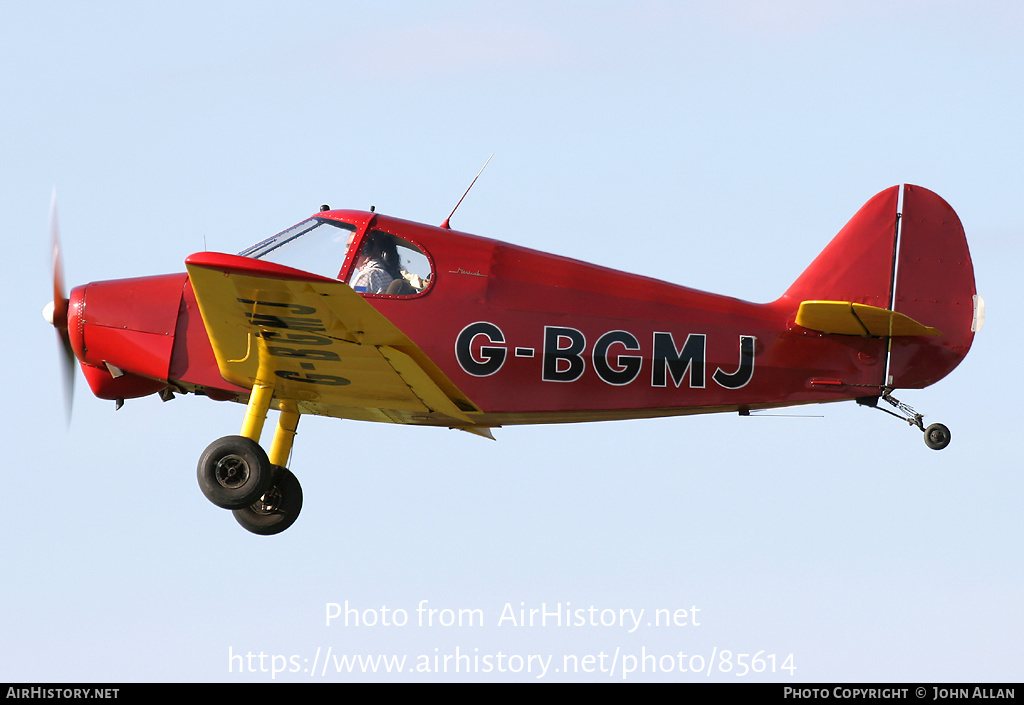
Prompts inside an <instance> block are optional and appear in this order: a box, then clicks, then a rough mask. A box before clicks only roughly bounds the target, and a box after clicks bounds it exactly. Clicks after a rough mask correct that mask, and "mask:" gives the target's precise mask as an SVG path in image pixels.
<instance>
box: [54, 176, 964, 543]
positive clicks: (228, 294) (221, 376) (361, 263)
mask: <svg viewBox="0 0 1024 705" xmlns="http://www.w3.org/2000/svg"><path fill="white" fill-rule="evenodd" d="M54 222H55V221H54ZM57 243H58V239H57V237H56V226H55V225H54V301H53V302H52V303H51V304H50V305H48V306H47V309H46V310H45V311H44V314H45V316H46V317H47V320H49V321H50V322H51V323H52V324H53V325H54V326H55V327H56V328H57V331H58V333H59V336H60V338H61V340H62V341H63V343H64V345H65V347H66V349H67V350H68V361H69V362H72V363H73V361H74V357H77V359H78V361H79V362H80V364H81V368H82V371H83V372H84V373H85V377H86V379H87V380H88V382H89V386H90V387H91V388H92V391H93V393H94V394H95V395H96V396H97V397H100V398H102V399H112V400H116V401H117V404H118V406H120V405H121V403H123V400H124V399H128V398H134V397H141V396H145V395H148V394H159V395H160V396H161V397H162V398H164V399H168V398H171V397H172V396H173V395H174V394H176V393H177V394H187V393H193V394H197V395H202V396H207V397H210V398H211V399H216V400H229V401H236V402H239V403H241V404H245V405H246V412H245V418H244V420H243V423H242V429H241V432H240V434H239V435H237V436H227V437H225V438H221V439H219V440H217V441H214V442H213V443H212V444H210V446H209V447H208V448H207V449H206V450H205V451H204V452H203V454H202V457H201V458H200V460H199V467H198V476H199V484H200V486H201V488H202V490H203V492H204V494H205V495H206V496H207V498H208V499H210V501H212V502H213V503H214V504H216V505H217V506H219V507H223V508H227V509H230V510H233V512H234V515H235V517H236V518H237V519H238V521H239V523H241V524H242V526H244V527H245V528H246V529H248V530H250V531H253V532H255V533H258V534H274V533H278V532H280V531H283V530H284V529H286V528H287V527H288V526H290V525H291V524H292V522H294V520H295V518H296V516H297V515H298V512H299V509H300V507H301V504H302V490H301V488H300V486H299V483H298V481H297V480H296V479H295V476H294V475H293V474H292V473H291V472H290V471H289V470H288V469H287V468H286V466H287V464H288V459H289V455H290V453H291V447H292V441H293V438H294V435H295V431H296V427H297V424H298V422H299V417H300V416H301V415H302V414H320V415H323V416H334V417H339V418H347V419H359V420H364V421H384V422H389V423H402V424H421V425H428V426H440V427H446V428H457V429H461V430H464V431H469V432H472V433H476V434H479V435H482V436H487V437H491V429H493V428H496V427H499V426H503V425H512V424H536V423H564V422H578V421H603V420H609V419H638V418H651V417H661V416H676V415H686V414H702V413H712V412H725V411H728V412H738V413H740V414H744V415H745V414H748V413H750V412H751V411H753V410H759V409H769V408H774V407H786V406H794V405H798V404H811V403H820V402H832V401H842V400H856V401H857V402H859V403H861V404H867V405H870V406H875V405H876V404H877V402H878V401H879V400H880V399H881V400H883V401H884V402H886V403H888V404H889V405H891V406H892V407H893V410H890V411H889V413H891V414H893V415H895V416H898V417H900V418H902V419H904V420H905V421H907V422H908V423H910V424H912V425H915V426H917V427H918V428H920V429H921V430H922V431H923V432H924V437H925V441H926V443H927V444H928V445H929V446H930V447H931V448H936V449H941V448H944V447H945V446H946V444H947V443H948V442H949V438H950V435H949V431H948V430H947V429H946V427H945V426H942V425H941V424H933V425H931V426H928V427H927V428H925V426H924V424H923V422H922V416H921V415H920V414H917V413H916V412H914V411H913V409H911V408H910V407H908V406H906V405H905V404H903V403H902V402H899V401H898V400H896V399H895V398H893V397H892V394H891V393H892V392H893V391H894V390H895V389H907V388H910V389H916V388H922V387H926V386H928V385H930V384H933V383H935V382H937V381H938V380H940V379H942V378H943V377H945V376H946V375H947V374H949V372H950V371H951V370H953V368H955V367H956V366H957V365H958V364H959V363H960V361H961V360H962V359H963V358H964V356H965V355H966V354H967V352H968V350H969V349H970V347H971V343H972V341H973V339H974V333H975V332H976V331H977V330H979V329H980V327H981V324H982V322H983V317H984V306H983V302H982V300H981V299H980V297H978V296H977V294H976V291H975V283H974V269H973V265H972V263H971V257H970V253H969V251H968V248H967V241H966V238H965V236H964V231H963V227H962V225H961V223H960V220H959V218H958V217H957V215H956V213H954V212H953V209H952V208H950V206H949V205H948V204H947V203H946V202H945V201H944V200H942V199H941V198H940V197H939V196H937V195H936V194H934V193H932V192H931V191H928V190H926V189H924V188H921V187H918V186H910V185H905V186H903V187H899V186H894V187H892V188H889V189H886V190H885V191H882V192H881V193H879V194H878V195H876V196H875V197H874V198H872V199H871V200H870V201H868V202H867V204H865V205H864V207H863V208H861V209H860V211H858V212H857V214H856V215H854V217H853V219H852V220H850V222H849V223H848V224H847V225H846V226H845V227H844V228H843V229H842V230H841V231H840V232H839V234H838V235H836V237H835V238H834V239H833V240H832V242H831V243H830V244H829V245H828V246H827V247H826V248H825V250H824V251H823V252H822V253H821V254H820V255H819V256H818V257H817V259H815V260H814V261H813V262H812V263H811V265H810V266H809V267H808V268H807V269H806V271H804V273H803V274H802V275H801V276H800V277H799V278H798V279H797V281H796V282H794V283H793V285H792V286H790V287H789V289H787V290H786V292H785V293H784V294H783V295H782V296H781V297H779V298H778V299H777V300H775V301H772V302H770V303H765V304H756V303H748V302H746V301H740V300H738V299H734V298H730V297H727V296H719V295H715V294H709V293H706V292H703V291H697V290H694V289H689V288H687V287H685V286H681V285H679V284H676V283H671V282H664V281H657V280H654V279H650V278H647V277H642V276H637V275H633V274H627V273H624V272H619V271H614V270H612V269H607V268H605V267H599V266H595V265H592V264H587V263H585V262H580V261H577V260H573V259H568V258H565V257H559V256H555V255H550V254H545V253H542V252H537V251H535V250H530V249H526V248H523V247H517V246H515V245H510V244H506V243H503V242H497V241H495V240H489V239H486V238H482V237H477V236H475V235H469V234H467V233H462V232H456V231H453V230H451V229H450V228H449V227H448V221H447V220H446V221H445V223H444V224H443V225H442V226H440V227H437V226H430V225H422V224H419V223H414V222H409V221H406V220H399V219H398V218H392V217H390V216H387V215H383V214H380V213H374V212H362V211H351V210H330V209H329V208H327V207H326V206H324V207H323V208H322V209H321V211H320V212H319V213H317V214H316V215H314V216H313V217H311V218H309V219H307V220H304V221H302V222H301V223H299V224H298V225H295V226H293V227H291V228H289V229H287V230H285V231H283V232H281V233H278V234H277V235H274V236H273V237H271V238H268V239H267V240H264V241H263V242H260V243H259V244H256V245H254V246H252V247H250V248H249V249H247V250H245V251H244V252H242V253H241V254H238V255H229V254H221V253H215V252H200V253H197V254H193V255H191V256H190V257H188V258H187V259H186V260H185V266H186V269H187V273H181V274H171V275H164V276H152V277H142V278H137V279H120V280H115V281H105V282H96V283H92V284H87V285H85V286H79V287H76V288H75V289H73V290H72V291H71V294H70V296H65V294H64V291H63V284H62V278H63V277H62V274H61V264H60V250H59V245H58V244H57ZM72 355H73V356H74V357H72ZM270 409H276V410H277V411H279V412H280V413H279V415H278V418H277V428H276V431H275V433H274V435H273V440H272V442H271V444H270V447H269V450H267V451H264V450H263V448H262V447H261V446H260V443H259V442H260V438H261V435H262V434H261V432H262V430H263V426H264V421H265V419H266V416H267V412H268V410H270ZM883 410H884V409H883Z"/></svg>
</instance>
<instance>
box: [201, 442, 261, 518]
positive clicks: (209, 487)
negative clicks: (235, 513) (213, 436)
mask: <svg viewBox="0 0 1024 705" xmlns="http://www.w3.org/2000/svg"><path fill="white" fill-rule="evenodd" d="M272 468H273V466H272V465H271V464H270V459H269V458H267V454H266V452H265V451H264V450H263V449H262V448H260V444H259V443H257V442H256V441H254V440H252V439H249V438H246V437H244V436H225V437H224V438H219V439H217V440H216V441H214V442H213V443H211V444H210V445H208V446H207V447H206V450H204V451H203V454H202V455H201V456H199V468H198V470H197V476H198V478H199V488H200V489H201V490H202V491H203V494H204V495H206V498H207V499H208V500H210V501H211V502H213V503H214V504H216V505H217V506H218V507H221V508H222V509H238V508H239V507H245V506H248V505H250V504H252V503H253V502H255V501H256V500H257V499H259V498H260V497H261V496H262V495H263V494H264V493H265V492H266V491H267V488H268V487H269V486H270V483H271V482H272V480H273V472H272Z"/></svg>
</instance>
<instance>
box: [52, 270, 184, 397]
mask: <svg viewBox="0 0 1024 705" xmlns="http://www.w3.org/2000/svg"><path fill="white" fill-rule="evenodd" d="M187 279H188V275H186V274H184V273H182V274H168V275H161V276H155V277H140V278H136V279H116V280H112V281H105V282H94V283H92V284H86V285H85V286H79V287H75V288H74V289H72V291H71V296H70V298H69V300H68V336H69V338H70V339H71V347H72V349H73V350H74V352H75V355H76V356H77V357H78V359H79V361H80V362H81V365H82V372H83V373H84V374H85V378H86V380H87V381H88V382H89V387H90V388H91V389H92V392H93V394H95V395H96V396H97V397H99V398H101V399H131V398H135V397H142V396H146V395H148V394H153V393H155V392H159V391H160V390H161V389H163V388H164V387H166V386H167V378H168V370H169V368H170V364H171V354H172V351H173V349H174V331H175V326H176V324H177V320H178V312H179V310H180V308H181V297H182V290H183V288H184V286H185V282H186V280H187Z"/></svg>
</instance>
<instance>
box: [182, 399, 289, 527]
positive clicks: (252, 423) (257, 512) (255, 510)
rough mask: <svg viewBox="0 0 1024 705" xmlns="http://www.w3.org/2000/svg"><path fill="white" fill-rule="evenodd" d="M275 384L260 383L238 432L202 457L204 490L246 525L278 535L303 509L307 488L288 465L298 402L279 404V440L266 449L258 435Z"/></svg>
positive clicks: (200, 473)
mask: <svg viewBox="0 0 1024 705" xmlns="http://www.w3.org/2000/svg"><path fill="white" fill-rule="evenodd" d="M273 392H274V390H273V388H272V387H269V386H266V385H262V384H256V385H255V386H254V387H253V390H252V395H251V396H250V397H249V405H248V407H247V408H246V412H245V421H244V422H243V423H242V433H241V435H238V436H225V437H224V438H220V439H218V440H216V441H214V442H213V443H211V444H210V445H209V446H207V448H206V450H204V451H203V454H202V455H201V456H200V457H199V467H198V469H197V476H198V479H199V488H200V489H201V490H202V491H203V494H204V495H206V498H207V499H208V500H210V501H211V502H213V503H214V504H215V505H217V506H218V507H220V508H222V509H229V510H231V512H232V514H234V517H235V519H236V520H237V521H238V523H239V524H241V525H242V526H243V527H244V528H245V529H247V530H249V531H251V532H252V533H254V534H261V535H264V536H267V535H271V534H279V533H281V532H282V531H284V530H285V529H287V528H288V527H289V526H291V525H292V524H293V523H295V520H296V519H297V518H298V516H299V510H301V509H302V487H301V486H300V485H299V481H298V479H296V477H295V475H293V474H292V473H291V471H290V470H288V468H286V467H285V465H287V464H288V456H289V455H290V454H291V451H292V442H293V441H294V439H295V430H296V428H297V427H298V425H299V412H298V410H297V408H296V407H295V403H294V402H290V401H282V402H280V407H281V415H280V417H279V418H278V421H277V430H276V431H275V433H274V441H273V443H272V444H271V446H270V452H269V453H267V452H265V451H264V450H263V448H262V447H260V444H259V439H260V434H261V432H262V430H263V423H264V421H266V418H267V410H268V409H269V408H270V400H271V398H272V397H273Z"/></svg>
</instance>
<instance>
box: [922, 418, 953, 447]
mask: <svg viewBox="0 0 1024 705" xmlns="http://www.w3.org/2000/svg"><path fill="white" fill-rule="evenodd" d="M949 441H950V434H949V429H948V428H946V427H945V426H943V425H942V424H940V423H933V424H932V425H931V426H929V427H928V428H926V429H925V430H924V442H925V444H926V445H927V446H928V447H929V448H931V449H932V450H942V449H943V448H945V447H946V446H948V445H949Z"/></svg>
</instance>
